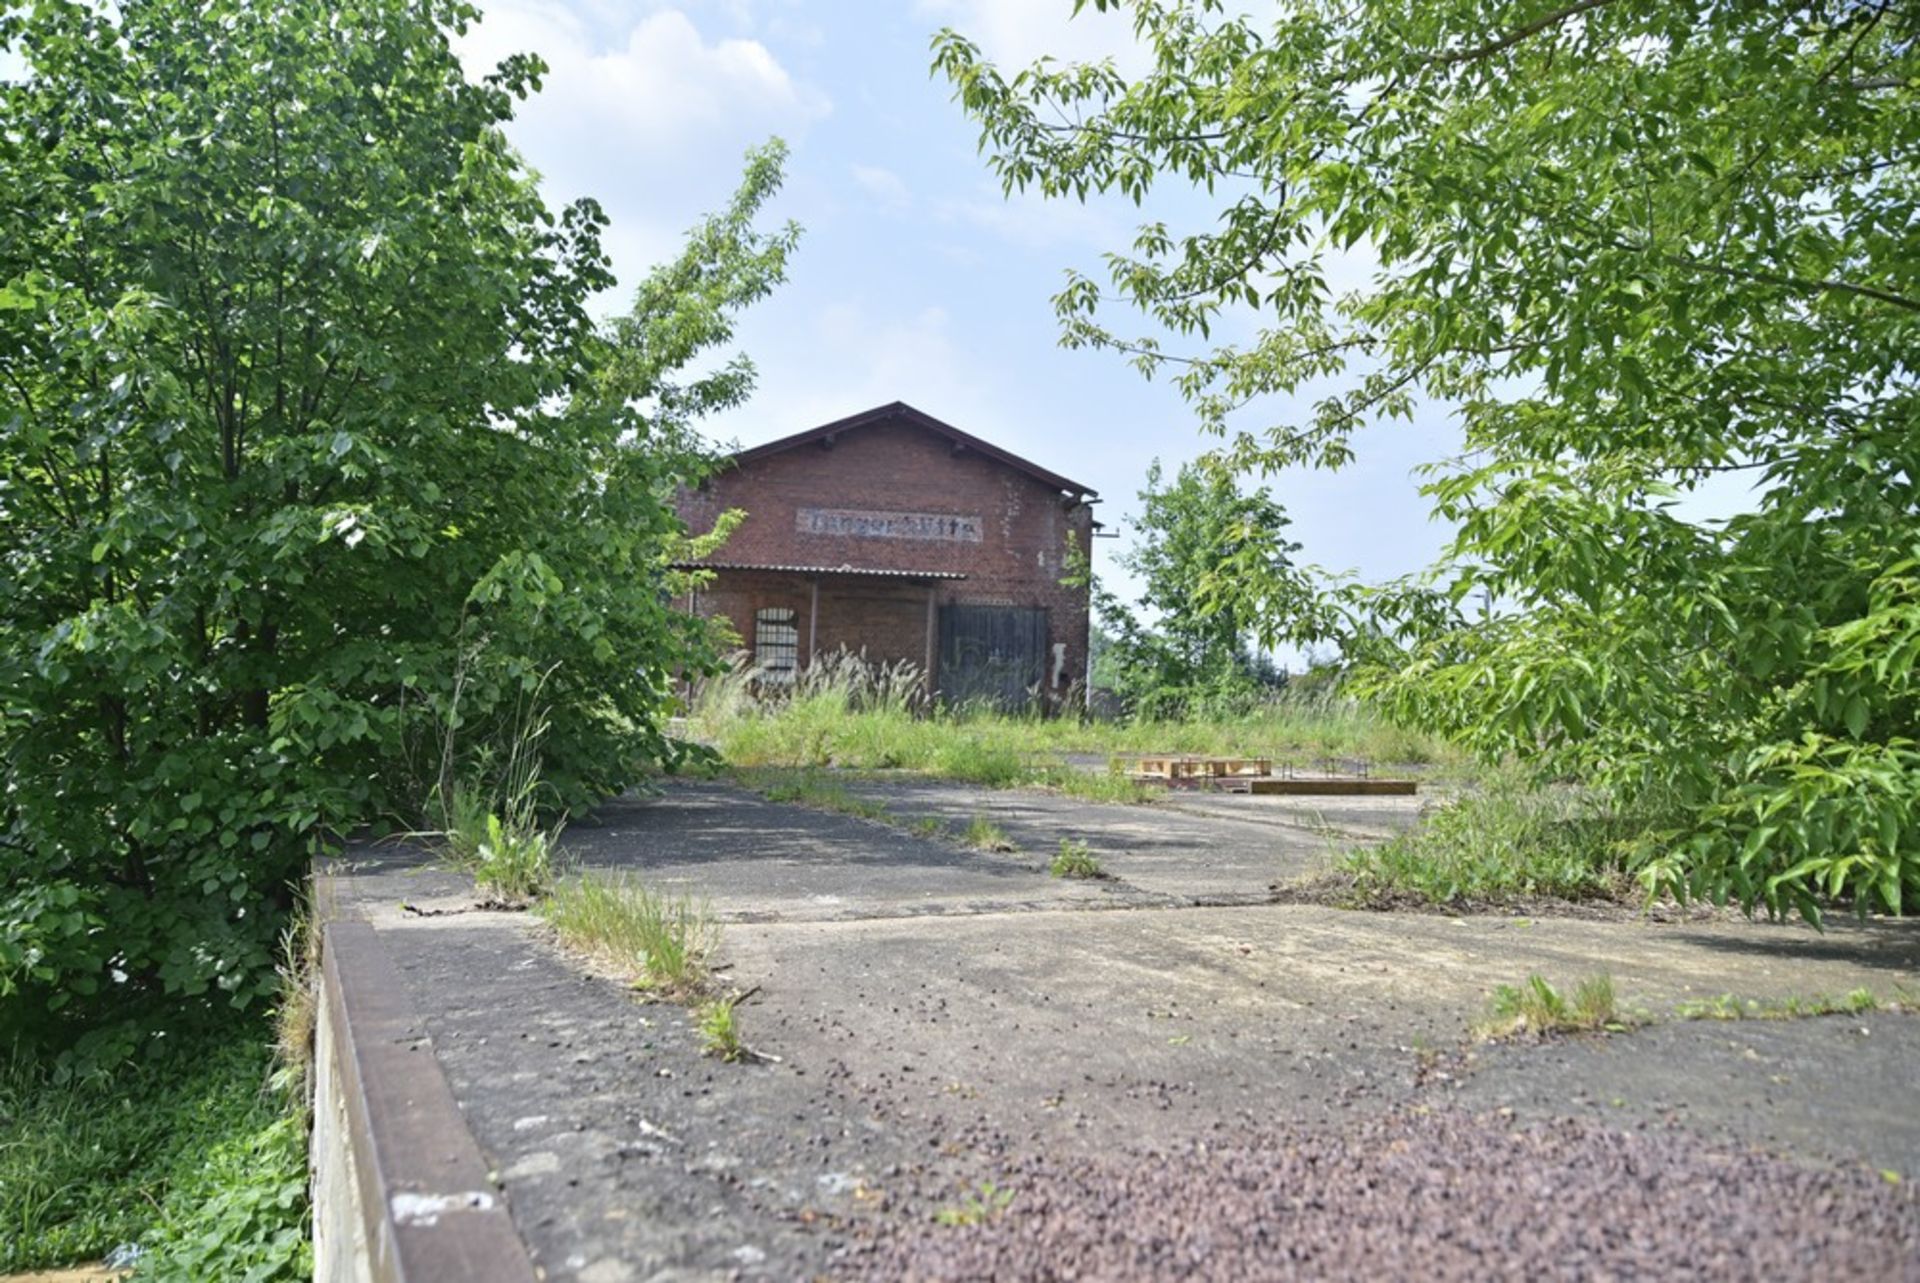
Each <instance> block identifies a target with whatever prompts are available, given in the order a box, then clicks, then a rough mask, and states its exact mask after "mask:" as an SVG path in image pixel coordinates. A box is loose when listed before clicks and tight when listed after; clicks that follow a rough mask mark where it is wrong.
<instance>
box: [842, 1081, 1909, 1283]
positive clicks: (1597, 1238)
mask: <svg viewBox="0 0 1920 1283" xmlns="http://www.w3.org/2000/svg"><path fill="white" fill-rule="evenodd" d="M997 1181H998V1183H999V1184H1000V1185H1001V1186H1004V1187H1006V1188H1010V1189H1012V1190H1013V1191H1015V1193H1014V1197H1013V1201H1012V1204H1011V1206H1010V1207H1008V1209H1007V1210H1006V1211H1005V1212H1004V1213H1002V1214H1000V1215H998V1216H996V1217H994V1218H993V1219H991V1220H989V1221H987V1222H986V1223H983V1224H978V1225H971V1226H955V1227H949V1226H940V1225H937V1224H928V1223H925V1222H921V1223H918V1224H910V1225H903V1226H895V1227H893V1228H891V1229H888V1230H885V1231H882V1233H881V1236H880V1237H879V1238H877V1239H876V1240H874V1241H872V1242H869V1243H866V1244H863V1245H860V1246H859V1247H856V1248H855V1249H853V1251H852V1254H851V1255H850V1257H849V1258H848V1260H847V1261H846V1264H847V1265H848V1266H849V1267H851V1270H852V1271H853V1274H854V1276H855V1277H861V1278H866V1279H876V1280H877V1279H907V1280H933V1279H941V1280H959V1279H994V1280H1018V1279H1028V1280H1066V1279H1166V1278H1216V1279H1300V1278H1311V1279H1379V1278H1420V1279H1438V1280H1451V1279H1461V1280H1467V1279H1485V1278H1555V1279H1754V1278H1815V1277H1818V1278H1829V1279H1854V1278H1858V1279H1869V1278H1870V1279H1878V1280H1888V1281H1889V1283H1893V1281H1911V1280H1920V1197H1916V1196H1915V1194H1914V1192H1913V1191H1912V1190H1911V1188H1910V1187H1907V1186H1897V1185H1893V1184H1890V1183H1888V1182H1886V1181H1884V1180H1883V1179H1881V1178H1880V1177H1879V1176H1878V1175H1877V1174H1875V1173H1873V1172H1871V1171H1864V1170H1860V1169H1841V1168H1829V1167H1815V1166H1811V1165H1807V1164H1802V1163H1796V1162H1792V1161H1788V1160H1785V1159H1781V1158H1776V1157H1772V1156H1770V1155H1767V1154H1764V1153H1761V1152H1758V1151H1751V1150H1749V1151H1740V1150H1734V1149H1727V1148H1717V1147H1714V1146H1711V1145H1708V1144H1705V1143H1703V1142H1702V1141H1701V1139H1700V1138H1699V1137H1698V1136H1695V1135H1693V1134H1692V1133H1689V1132H1686V1131H1684V1130H1680V1129H1646V1130H1639V1131H1617V1130H1612V1129H1608V1128H1604V1127H1600V1126H1596V1125H1593V1124H1590V1123H1585V1122H1580V1121H1574V1120H1564V1119H1563V1120H1557V1121H1554V1122H1550V1123H1545V1124H1541V1125H1537V1126H1533V1127H1528V1128H1525V1129H1516V1127H1515V1124H1514V1123H1512V1122H1511V1121H1510V1120H1508V1119H1507V1118H1505V1117H1503V1116H1501V1115H1499V1114H1492V1115H1470V1114H1466V1113H1463V1112H1459V1111H1453V1110H1440V1111H1433V1112H1426V1113H1422V1112H1418V1111H1402V1112H1395V1113H1391V1114H1387V1115H1383V1116H1380V1117H1376V1118H1373V1119H1369V1120H1365V1121H1362V1122H1360V1123H1358V1124H1356V1125H1355V1126H1353V1127H1352V1128H1350V1129H1348V1130H1344V1131H1341V1132H1338V1133H1334V1134H1324V1135H1310V1134H1299V1135H1290V1134H1286V1133H1281V1132H1267V1133H1253V1134H1244V1135H1239V1136H1235V1137H1234V1138H1232V1139H1231V1140H1228V1141H1218V1140H1214V1141H1196V1142H1192V1143H1190V1144H1189V1145H1186V1146H1184V1147H1182V1148H1180V1149H1178V1150H1175V1151H1173V1152H1170V1153H1164V1154H1161V1153H1149V1154H1144V1155H1110V1156H1107V1157H1103V1158H1099V1159H1092V1160H1083V1161H1078V1162H1061V1161H1056V1160H1052V1159H1049V1158H1045V1157H1030V1158H1025V1159H1015V1160H1010V1161H1008V1162H1007V1164H1006V1166H1005V1170H1004V1171H1003V1172H1002V1173H1001V1174H1000V1176H999V1177H998V1178H997ZM950 1202H951V1203H952V1204H954V1205H956V1206H957V1205H959V1204H960V1203H961V1193H960V1192H959V1191H955V1193H954V1196H953V1198H952V1199H951V1200H950Z"/></svg>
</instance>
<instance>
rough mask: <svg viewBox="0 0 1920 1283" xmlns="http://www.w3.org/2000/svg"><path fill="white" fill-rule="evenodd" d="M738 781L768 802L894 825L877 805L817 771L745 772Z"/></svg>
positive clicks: (890, 817) (887, 811) (889, 812)
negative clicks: (810, 808)
mask: <svg viewBox="0 0 1920 1283" xmlns="http://www.w3.org/2000/svg"><path fill="white" fill-rule="evenodd" d="M740 781H741V783H743V784H745V785H746V786H747V787H748V788H750V789H753V790H754V791H756V792H757V793H759V794H760V796H762V797H764V798H766V799H767V801H769V802H784V803H787V804H788V805H790V806H807V807H812V808H813V809H814V810H816V811H832V812H833V813H834V814H836V815H851V816H854V817H855V818H857V819H862V820H873V821H875V822H876V823H880V824H888V823H892V822H893V821H894V815H893V813H892V812H891V811H889V810H887V808H886V807H885V806H884V805H882V804H881V803H879V802H874V801H870V800H868V799H867V798H864V797H859V796H856V795H855V794H853V793H850V792H848V791H847V787H846V785H844V784H841V783H840V782H839V781H837V780H830V779H826V778H824V777H823V776H822V775H821V774H820V773H819V772H817V771H746V772H742V773H741V776H740Z"/></svg>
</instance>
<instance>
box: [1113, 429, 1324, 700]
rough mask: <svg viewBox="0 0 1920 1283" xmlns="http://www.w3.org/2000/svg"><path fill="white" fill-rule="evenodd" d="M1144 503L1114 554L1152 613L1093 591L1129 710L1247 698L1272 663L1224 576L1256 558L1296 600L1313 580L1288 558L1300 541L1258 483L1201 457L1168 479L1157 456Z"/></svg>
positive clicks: (1270, 675) (1271, 677)
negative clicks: (1240, 480)
mask: <svg viewBox="0 0 1920 1283" xmlns="http://www.w3.org/2000/svg"><path fill="white" fill-rule="evenodd" d="M1140 505H1141V506H1140V514H1139V516H1138V517H1136V518H1135V519H1134V521H1133V533H1134V539H1133V544H1132V546H1131V547H1130V548H1129V549H1128V550H1127V551H1126V552H1125V553H1123V554H1122V555H1121V557H1120V559H1119V560H1120V564H1121V565H1122V566H1124V567H1126V568H1127V569H1128V570H1129V571H1131V572H1133V574H1134V575H1135V576H1136V577H1137V578H1138V580H1139V583H1140V600H1139V602H1138V606H1139V608H1140V609H1141V610H1144V612H1145V613H1146V615H1147V616H1148V620H1149V622H1147V623H1142V622H1141V621H1140V620H1139V618H1138V617H1137V616H1136V614H1135V611H1134V610H1133V609H1132V608H1129V607H1128V606H1127V605H1126V604H1125V603H1122V602H1120V601H1119V600H1117V599H1116V598H1115V597H1114V596H1113V595H1112V594H1111V593H1109V592H1105V591H1101V592H1099V593H1097V594H1096V596H1097V599H1098V605H1099V608H1100V614H1101V619H1102V621H1103V623H1105V624H1106V625H1107V626H1108V627H1109V628H1110V629H1111V630H1112V637H1111V640H1110V643H1109V651H1108V653H1107V654H1106V655H1103V656H1102V658H1103V659H1105V660H1106V662H1107V666H1108V669H1109V671H1110V672H1112V674H1113V676H1114V679H1115V684H1116V687H1117V689H1118V692H1119V693H1120V695H1121V696H1122V697H1123V698H1124V699H1125V700H1126V701H1127V703H1128V704H1129V706H1130V707H1132V708H1133V709H1134V710H1135V711H1136V712H1138V713H1140V714H1142V715H1144V716H1149V717H1161V716H1173V715H1178V714H1180V713H1183V712H1190V711H1194V710H1199V709H1207V710H1219V709H1221V708H1224V707H1229V706H1237V705H1244V704H1245V703H1246V702H1247V701H1248V700H1249V699H1252V698H1254V697H1256V696H1257V695H1258V694H1259V693H1260V692H1261V690H1263V689H1266V688H1269V687H1271V686H1274V685H1277V684H1278V682H1279V680H1280V679H1279V674H1278V672H1277V671H1276V670H1275V669H1274V666H1273V664H1272V663H1271V661H1266V660H1265V657H1264V656H1263V655H1261V654H1260V652H1259V650H1258V648H1257V647H1256V645H1255V643H1254V635H1255V632H1256V627H1257V625H1258V624H1260V623H1261V622H1262V621H1261V620H1259V619H1258V618H1256V617H1255V615H1254V612H1253V609H1252V605H1251V603H1249V602H1248V601H1246V600H1245V599H1241V598H1239V597H1237V596H1234V595H1232V594H1225V593H1222V591H1221V589H1220V584H1219V581H1220V579H1221V577H1222V576H1223V575H1231V574H1240V573H1246V569H1245V568H1246V567H1249V566H1257V568H1258V573H1259V574H1260V576H1261V578H1262V581H1263V582H1265V583H1267V584H1269V585H1273V584H1279V583H1289V584H1292V585H1294V587H1295V595H1296V599H1297V600H1299V601H1301V602H1302V603H1305V602H1308V601H1310V599H1311V588H1310V585H1309V583H1308V581H1307V580H1306V578H1305V577H1304V575H1303V574H1302V573H1301V572H1299V571H1297V570H1295V568H1294V567H1293V566H1292V563H1291V561H1290V560H1289V558H1290V556H1291V554H1292V553H1294V552H1295V551H1297V550H1298V547H1299V545H1297V544H1293V543H1289V542H1287V541H1286V540H1285V538H1284V537H1283V533H1282V532H1283V531H1284V530H1285V529H1286V527H1287V526H1288V525H1289V524H1290V522H1289V520H1288V517H1287V514H1286V510H1285V509H1284V508H1282V507H1281V506H1280V504H1279V503H1278V501H1276V500H1275V499H1274V498H1273V496H1272V495H1271V494H1270V493H1269V492H1268V491H1267V490H1266V489H1264V488H1261V489H1258V490H1254V491H1252V492H1251V493H1243V492H1242V491H1241V488H1240V487H1239V486H1238V485H1237V484H1236V483H1235V480H1234V477H1233V474H1232V473H1231V472H1228V471H1226V470H1224V469H1222V468H1219V467H1216V466H1212V465H1210V464H1209V463H1208V462H1207V461H1205V460H1201V461H1197V462H1194V463H1188V464H1183V465H1182V466H1181V468H1180V470H1179V471H1178V472H1177V473H1176V474H1175V475H1174V477H1173V480H1172V481H1166V480H1165V479H1164V475H1163V473H1162V471H1161V468H1160V463H1159V461H1158V460H1155V461H1154V463H1153V466H1152V467H1151V468H1149V469H1148V471H1147V487H1146V489H1144V490H1142V491H1141V492H1140ZM1209 602H1212V603H1214V604H1213V605H1212V606H1211V608H1207V607H1206V605H1205V603H1209ZM1263 661H1265V662H1263Z"/></svg>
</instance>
